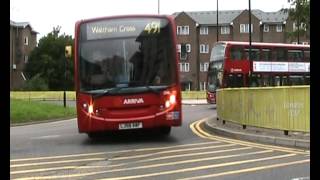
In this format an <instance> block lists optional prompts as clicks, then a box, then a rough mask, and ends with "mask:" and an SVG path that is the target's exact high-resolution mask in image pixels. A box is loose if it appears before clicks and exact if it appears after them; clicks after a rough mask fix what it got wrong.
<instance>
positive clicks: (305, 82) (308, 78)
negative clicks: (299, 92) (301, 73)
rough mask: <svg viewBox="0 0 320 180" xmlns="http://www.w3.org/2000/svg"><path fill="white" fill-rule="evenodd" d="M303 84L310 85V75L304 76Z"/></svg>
mask: <svg viewBox="0 0 320 180" xmlns="http://www.w3.org/2000/svg"><path fill="white" fill-rule="evenodd" d="M304 85H310V76H305V77H304Z"/></svg>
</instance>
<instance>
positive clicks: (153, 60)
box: [79, 18, 176, 93]
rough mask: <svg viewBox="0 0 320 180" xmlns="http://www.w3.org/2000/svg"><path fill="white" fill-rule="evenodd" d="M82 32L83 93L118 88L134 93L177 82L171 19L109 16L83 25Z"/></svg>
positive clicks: (80, 69) (123, 91)
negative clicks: (116, 17)
mask: <svg viewBox="0 0 320 180" xmlns="http://www.w3.org/2000/svg"><path fill="white" fill-rule="evenodd" d="M80 32H81V33H80V38H79V80H80V91H81V92H87V93H100V92H105V91H108V90H112V89H114V88H117V90H118V91H112V92H117V93H126V92H128V93H130V92H137V89H139V88H140V89H141V88H142V89H141V90H143V89H144V90H150V88H152V89H161V88H164V87H168V86H170V85H171V84H173V83H175V82H176V76H175V70H176V67H175V66H176V62H175V52H174V49H175V48H174V47H173V44H174V43H173V38H172V29H171V27H170V25H169V22H168V20H167V19H164V18H163V19H162V18H134V19H133V18H119V19H112V20H108V19H105V20H101V21H94V22H86V23H83V24H81V27H80ZM119 87H120V88H119ZM146 87H147V88H146ZM138 91H139V90H138Z"/></svg>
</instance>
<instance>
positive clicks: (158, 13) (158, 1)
mask: <svg viewBox="0 0 320 180" xmlns="http://www.w3.org/2000/svg"><path fill="white" fill-rule="evenodd" d="M158 14H160V0H158Z"/></svg>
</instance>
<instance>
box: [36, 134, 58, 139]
mask: <svg viewBox="0 0 320 180" xmlns="http://www.w3.org/2000/svg"><path fill="white" fill-rule="evenodd" d="M60 136H61V135H49V136H40V137H33V138H31V139H53V138H58V137H60Z"/></svg>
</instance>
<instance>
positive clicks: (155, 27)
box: [144, 21, 160, 34]
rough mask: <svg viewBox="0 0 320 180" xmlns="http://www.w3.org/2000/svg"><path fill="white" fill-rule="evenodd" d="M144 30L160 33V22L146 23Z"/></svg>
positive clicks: (149, 32) (150, 32)
mask: <svg viewBox="0 0 320 180" xmlns="http://www.w3.org/2000/svg"><path fill="white" fill-rule="evenodd" d="M144 31H147V32H148V34H156V33H160V22H155V21H153V22H151V23H148V24H147V25H146V27H145V28H144Z"/></svg>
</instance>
